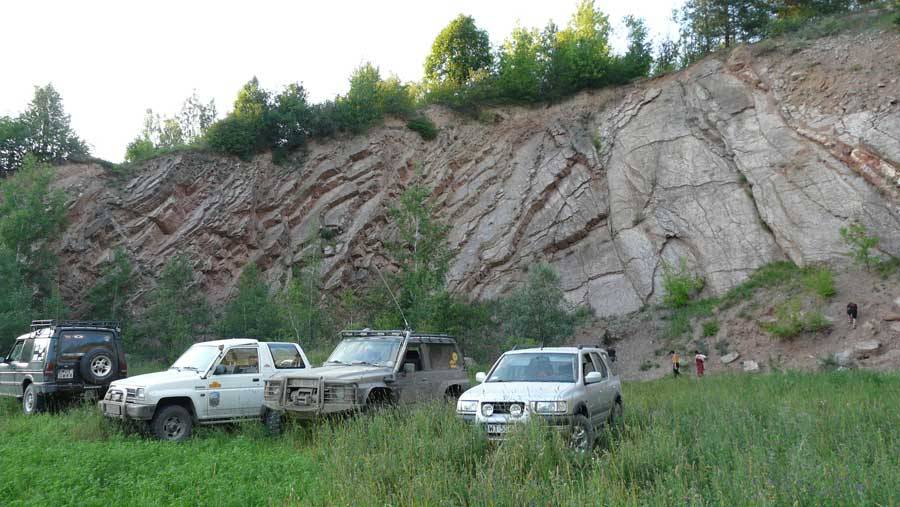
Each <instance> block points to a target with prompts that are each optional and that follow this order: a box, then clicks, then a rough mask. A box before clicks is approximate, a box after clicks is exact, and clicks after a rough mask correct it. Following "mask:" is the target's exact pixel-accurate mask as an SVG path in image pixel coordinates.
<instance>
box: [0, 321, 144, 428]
mask: <svg viewBox="0 0 900 507" xmlns="http://www.w3.org/2000/svg"><path fill="white" fill-rule="evenodd" d="M127 376H128V366H127V364H126V363H125V349H124V347H122V338H121V329H120V328H119V325H118V324H117V323H115V322H109V321H73V320H69V321H53V320H36V321H33V322H32V323H31V332H30V333H28V334H24V335H22V336H20V337H18V338H16V342H15V343H14V344H13V346H12V349H11V350H10V351H9V354H7V355H6V357H3V358H0V395H2V396H15V397H16V398H19V399H21V400H22V411H23V412H25V414H35V413H38V412H43V411H44V410H45V409H46V408H47V405H48V402H50V401H64V400H70V399H73V398H76V397H81V396H83V395H84V394H85V393H88V392H95V393H96V394H97V395H98V396H100V397H102V396H103V394H105V392H106V389H107V388H108V387H109V383H110V382H112V381H113V380H116V379H120V378H125V377H127Z"/></svg>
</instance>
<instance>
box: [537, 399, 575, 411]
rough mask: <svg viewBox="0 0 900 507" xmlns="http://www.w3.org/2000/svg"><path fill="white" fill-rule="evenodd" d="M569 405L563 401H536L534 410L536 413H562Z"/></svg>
mask: <svg viewBox="0 0 900 507" xmlns="http://www.w3.org/2000/svg"><path fill="white" fill-rule="evenodd" d="M568 408H569V406H568V404H567V403H566V402H564V401H536V402H534V411H535V412H537V413H538V414H564V413H566V411H567V410H568Z"/></svg>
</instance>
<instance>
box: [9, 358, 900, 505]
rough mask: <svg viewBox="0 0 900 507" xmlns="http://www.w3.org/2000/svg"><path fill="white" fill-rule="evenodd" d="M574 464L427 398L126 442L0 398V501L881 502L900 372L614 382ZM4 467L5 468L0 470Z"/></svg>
mask: <svg viewBox="0 0 900 507" xmlns="http://www.w3.org/2000/svg"><path fill="white" fill-rule="evenodd" d="M624 397H625V402H626V418H625V425H624V427H623V429H622V431H621V433H620V434H612V433H609V434H607V433H604V434H603V435H602V438H601V439H600V440H601V443H600V444H599V445H598V447H597V448H596V449H595V451H594V453H593V454H592V456H590V457H589V458H588V459H584V460H581V459H576V458H574V457H573V456H572V455H571V454H570V453H568V452H567V451H566V449H565V447H564V445H563V444H562V440H561V439H559V438H554V437H553V435H552V434H550V433H549V432H548V430H545V429H544V428H541V427H539V426H530V427H526V428H523V431H521V432H518V433H517V434H516V435H515V436H514V438H513V439H512V440H511V441H509V442H506V443H504V444H501V445H494V444H490V443H487V442H485V441H484V440H483V439H482V438H481V436H480V435H479V433H478V431H477V429H475V428H472V427H469V426H467V425H465V424H463V423H462V422H460V421H458V420H456V418H455V416H454V414H453V411H452V408H451V407H448V406H445V405H441V404H437V405H429V406H422V407H418V408H415V409H398V410H389V411H385V412H382V413H378V414H375V415H371V414H370V415H360V416H356V417H352V418H348V419H344V420H338V421H330V422H328V421H325V422H320V423H317V424H312V425H307V426H300V425H295V426H293V427H290V428H289V429H288V431H287V433H286V434H285V435H284V436H282V437H280V438H275V439H272V438H268V437H266V436H265V434H264V432H263V431H262V430H261V428H260V427H259V425H257V424H248V425H244V426H241V427H237V428H215V429H201V430H200V431H198V432H197V433H196V436H195V437H194V438H193V439H191V440H190V441H189V442H187V443H185V444H183V445H175V444H168V443H161V442H155V441H150V440H145V439H144V438H142V437H139V436H136V435H132V434H124V433H122V432H121V431H119V430H118V429H117V428H116V427H115V426H111V425H109V424H107V422H106V421H103V420H101V418H100V417H99V416H98V415H97V413H96V411H95V410H94V409H93V407H84V408H80V409H75V410H73V411H70V412H68V413H66V414H63V415H47V416H39V417H34V418H30V419H29V418H25V417H24V416H21V415H19V414H18V409H17V407H16V406H15V405H14V404H13V403H12V402H9V401H4V403H2V404H0V470H4V471H5V473H4V474H3V480H2V481H0V498H3V499H4V500H3V502H4V504H8V505H38V504H41V505H74V504H78V505H107V504H111V503H113V504H116V505H151V504H156V505H158V504H199V505H301V504H302V505H349V504H356V505H577V504H583V505H684V504H691V505H705V504H709V505H794V504H799V505H860V504H865V505H873V504H881V505H892V504H897V503H898V502H900V489H898V488H897V487H896V484H898V483H900V461H898V460H897V459H896V456H897V455H898V452H900V436H898V434H897V432H896V431H895V428H896V427H897V426H898V424H900V411H898V410H896V407H897V406H898V404H900V376H898V375H896V374H894V375H884V374H874V373H867V372H859V371H854V372H834V373H819V374H804V373H787V374H777V375H764V376H736V375H735V376H731V375H721V376H712V377H706V378H704V379H703V380H702V381H699V382H696V381H689V380H687V379H678V380H672V379H665V380H660V381H655V382H650V383H639V384H626V386H625V391H624ZM10 471H13V472H10Z"/></svg>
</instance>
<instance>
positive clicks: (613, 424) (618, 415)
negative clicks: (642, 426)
mask: <svg viewBox="0 0 900 507" xmlns="http://www.w3.org/2000/svg"><path fill="white" fill-rule="evenodd" d="M624 414H625V412H624V409H623V408H622V398H616V403H615V404H614V405H613V409H612V410H610V412H609V418H608V419H607V420H606V425H607V426H608V427H609V429H611V430H618V429H619V428H621V427H622V422H623V421H624Z"/></svg>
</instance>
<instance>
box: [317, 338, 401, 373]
mask: <svg viewBox="0 0 900 507" xmlns="http://www.w3.org/2000/svg"><path fill="white" fill-rule="evenodd" d="M402 341H403V339H402V338H397V339H390V338H388V339H385V338H378V339H374V340H373V339H351V340H344V341H342V342H341V343H339V344H338V346H337V347H335V349H334V352H332V353H331V356H329V357H328V361H325V363H326V364H329V363H337V364H371V365H375V366H394V361H396V360H397V353H398V352H400V344H401V343H402Z"/></svg>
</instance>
